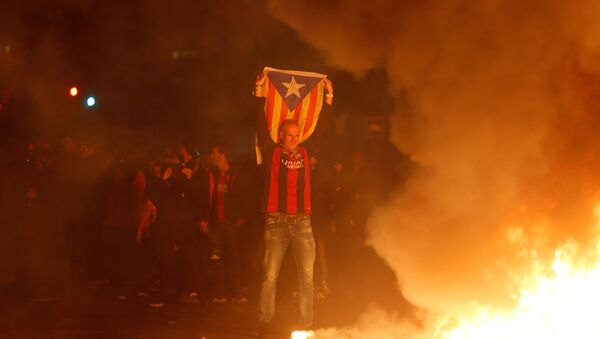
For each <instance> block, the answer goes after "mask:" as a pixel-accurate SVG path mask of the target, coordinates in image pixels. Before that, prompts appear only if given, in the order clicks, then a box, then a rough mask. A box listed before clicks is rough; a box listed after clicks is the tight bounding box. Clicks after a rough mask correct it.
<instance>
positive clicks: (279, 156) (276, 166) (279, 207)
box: [265, 146, 312, 214]
mask: <svg viewBox="0 0 600 339" xmlns="http://www.w3.org/2000/svg"><path fill="white" fill-rule="evenodd" d="M308 161H309V158H308V153H307V152H306V149H304V148H302V147H300V148H299V149H298V151H297V152H295V153H292V152H286V151H284V150H283V149H282V148H281V147H279V146H277V147H276V148H275V150H274V151H273V156H272V158H271V163H270V169H269V170H268V173H267V180H266V185H267V187H266V194H265V195H266V199H267V201H266V208H265V211H266V212H267V213H277V212H279V213H288V214H298V213H304V214H311V213H312V210H311V207H310V170H309V168H308Z"/></svg>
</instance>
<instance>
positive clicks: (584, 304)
mask: <svg viewBox="0 0 600 339" xmlns="http://www.w3.org/2000/svg"><path fill="white" fill-rule="evenodd" d="M595 212H596V216H597V218H598V217H599V216H600V204H599V205H597V207H596V209H595ZM599 219H600V218H599ZM596 228H597V229H600V224H599V225H597V227H596ZM532 267H537V268H536V269H534V270H533V272H531V274H530V275H528V276H524V277H522V278H521V279H520V280H519V281H518V283H519V291H518V293H517V295H516V300H517V303H516V306H515V307H513V308H512V309H508V310H502V309H498V308H494V307H492V306H481V305H479V304H477V303H473V304H471V305H467V306H466V307H464V308H462V309H461V310H460V311H456V312H453V313H451V314H447V315H444V316H442V317H440V318H439V321H438V325H437V326H436V328H435V331H434V333H433V338H436V339H437V338H442V339H475V338H477V339H506V338H510V339H521V338H523V339H525V338H527V339H538V338H539V339H542V338H543V339H563V338H564V339H567V338H578V339H586V338H590V339H591V338H600V321H598V320H597V319H596V317H597V316H596V314H597V313H596V310H597V307H598V305H600V238H599V237H597V238H596V247H595V248H592V249H591V250H588V251H584V250H582V249H581V248H580V247H579V245H578V244H576V243H574V242H568V243H567V244H565V245H564V246H562V247H561V248H559V249H558V250H556V251H555V256H554V260H553V262H552V264H551V265H550V270H549V272H548V273H546V272H545V270H544V265H540V263H537V262H536V263H534V265H532ZM450 324H452V325H450Z"/></svg>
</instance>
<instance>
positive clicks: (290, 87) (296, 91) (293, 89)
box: [281, 76, 305, 98]
mask: <svg viewBox="0 0 600 339" xmlns="http://www.w3.org/2000/svg"><path fill="white" fill-rule="evenodd" d="M281 84H282V85H284V86H285V87H286V88H287V93H286V94H285V97H286V98H287V97H289V96H290V95H292V94H293V95H295V96H297V97H298V98H299V97H300V88H302V87H304V86H305V85H304V84H299V83H297V82H296V78H294V77H293V76H292V80H291V81H290V82H282V83H281Z"/></svg>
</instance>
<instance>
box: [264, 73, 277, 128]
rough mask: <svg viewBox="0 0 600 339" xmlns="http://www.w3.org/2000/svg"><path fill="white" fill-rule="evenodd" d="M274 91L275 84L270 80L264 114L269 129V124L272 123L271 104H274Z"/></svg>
mask: <svg viewBox="0 0 600 339" xmlns="http://www.w3.org/2000/svg"><path fill="white" fill-rule="evenodd" d="M275 91H276V90H275V86H274V85H273V83H272V82H269V94H268V95H267V102H266V106H265V115H266V116H267V123H268V124H269V131H270V130H271V124H272V123H273V106H274V105H275Z"/></svg>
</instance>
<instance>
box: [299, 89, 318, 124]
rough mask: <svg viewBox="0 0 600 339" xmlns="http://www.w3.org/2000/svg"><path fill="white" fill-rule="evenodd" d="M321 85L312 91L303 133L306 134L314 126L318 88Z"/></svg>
mask: <svg viewBox="0 0 600 339" xmlns="http://www.w3.org/2000/svg"><path fill="white" fill-rule="evenodd" d="M318 88H319V86H316V87H315V88H314V89H313V90H312V92H310V102H309V104H308V112H306V123H304V132H303V133H302V135H305V134H306V133H308V131H309V130H310V127H311V126H312V123H313V120H314V118H315V107H316V106H317V90H318Z"/></svg>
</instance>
